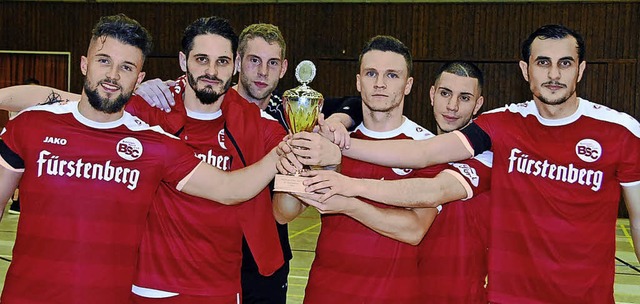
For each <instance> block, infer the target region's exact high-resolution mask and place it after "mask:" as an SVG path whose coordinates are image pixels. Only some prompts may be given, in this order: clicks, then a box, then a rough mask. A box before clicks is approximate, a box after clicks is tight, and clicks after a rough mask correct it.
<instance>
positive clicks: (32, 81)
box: [22, 77, 40, 84]
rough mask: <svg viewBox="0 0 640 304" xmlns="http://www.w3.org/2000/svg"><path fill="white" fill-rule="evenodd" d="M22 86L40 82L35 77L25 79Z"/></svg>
mask: <svg viewBox="0 0 640 304" xmlns="http://www.w3.org/2000/svg"><path fill="white" fill-rule="evenodd" d="M22 84H40V80H38V79H37V78H35V77H29V78H26V79H25V80H24V81H23V82H22Z"/></svg>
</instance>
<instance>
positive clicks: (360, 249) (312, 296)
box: [305, 118, 441, 303]
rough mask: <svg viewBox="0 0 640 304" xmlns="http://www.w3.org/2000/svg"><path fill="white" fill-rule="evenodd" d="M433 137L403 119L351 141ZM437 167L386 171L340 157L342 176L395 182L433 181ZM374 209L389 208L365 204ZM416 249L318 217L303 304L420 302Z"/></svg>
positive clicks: (344, 221)
mask: <svg viewBox="0 0 640 304" xmlns="http://www.w3.org/2000/svg"><path fill="white" fill-rule="evenodd" d="M431 136H433V134H432V133H430V132H429V131H427V130H426V129H424V128H423V127H421V126H419V125H417V124H416V123H414V122H412V121H410V120H409V119H407V118H405V121H404V123H403V124H402V125H401V126H400V127H399V128H397V129H395V130H392V131H388V132H374V131H371V130H369V129H366V128H365V127H364V126H363V125H360V126H359V127H358V128H357V129H356V130H355V131H354V132H353V133H352V137H353V138H361V139H370V140H383V139H426V138H429V137H431ZM440 171H441V168H438V169H436V168H429V169H423V170H411V169H403V168H388V167H382V166H378V165H374V164H370V163H365V162H361V161H357V160H354V159H350V158H346V157H343V159H342V174H344V175H346V176H350V177H356V178H373V179H385V180H396V179H402V178H411V177H418V176H420V177H433V176H435V175H436V174H437V173H438V172H440ZM363 201H365V202H367V203H370V204H373V205H375V206H378V207H383V208H392V207H389V206H386V205H383V204H380V203H377V202H373V201H369V200H364V199H363ZM417 249H418V247H417V246H412V245H409V244H406V243H403V242H400V241H396V240H394V239H391V238H389V237H386V236H382V235H380V234H378V233H377V232H375V231H373V230H371V229H370V228H368V227H366V226H364V225H363V224H361V223H360V222H358V221H356V220H354V219H353V218H351V217H349V216H347V215H343V214H332V215H323V216H322V230H321V232H320V236H319V238H318V244H317V249H316V257H315V260H314V261H313V265H312V266H311V271H310V274H309V282H308V284H307V288H306V291H305V303H421V299H420V288H419V281H418V267H417V266H418V265H417V261H418V260H417V258H418V257H417V255H418V250H417Z"/></svg>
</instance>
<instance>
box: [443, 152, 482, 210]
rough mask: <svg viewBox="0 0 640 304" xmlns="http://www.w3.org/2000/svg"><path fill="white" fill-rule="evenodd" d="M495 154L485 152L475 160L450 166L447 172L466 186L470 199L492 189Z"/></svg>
mask: <svg viewBox="0 0 640 304" xmlns="http://www.w3.org/2000/svg"><path fill="white" fill-rule="evenodd" d="M492 160H493V153H491V152H484V153H482V154H481V155H478V156H476V157H475V158H472V159H468V160H464V161H460V162H455V163H451V164H449V167H448V168H447V172H448V173H451V174H453V175H454V176H455V177H456V178H458V180H459V181H460V182H461V183H462V184H463V185H464V186H465V188H466V189H467V192H468V197H467V198H466V199H469V198H471V197H474V196H476V195H478V194H480V193H483V192H487V191H489V189H490V188H491V165H492Z"/></svg>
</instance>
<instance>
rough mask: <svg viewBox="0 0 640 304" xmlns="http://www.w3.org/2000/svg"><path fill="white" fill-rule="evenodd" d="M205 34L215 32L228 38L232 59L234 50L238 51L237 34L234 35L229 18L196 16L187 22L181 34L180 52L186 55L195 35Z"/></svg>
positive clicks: (190, 48) (234, 54)
mask: <svg viewBox="0 0 640 304" xmlns="http://www.w3.org/2000/svg"><path fill="white" fill-rule="evenodd" d="M205 34H215V35H219V36H222V37H224V38H226V39H227V40H229V41H230V42H231V50H232V51H233V58H232V59H235V57H236V52H237V51H238V35H236V32H235V31H234V30H233V27H232V26H231V24H230V23H229V20H227V19H224V18H221V17H218V16H211V17H202V18H198V19H196V20H195V21H193V22H192V23H191V24H189V26H187V28H186V29H185V30H184V35H183V36H182V52H183V53H184V54H185V55H187V56H188V55H189V52H191V50H192V49H193V40H194V39H195V38H196V36H200V35H205Z"/></svg>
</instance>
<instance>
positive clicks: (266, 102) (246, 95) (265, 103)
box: [233, 83, 271, 110]
mask: <svg viewBox="0 0 640 304" xmlns="http://www.w3.org/2000/svg"><path fill="white" fill-rule="evenodd" d="M233 88H234V89H235V90H236V91H237V92H238V94H240V96H242V98H244V99H246V100H248V101H249V102H251V103H255V104H257V105H258V107H259V108H260V109H262V110H264V109H266V108H267V106H268V105H269V100H270V99H271V94H269V95H267V97H265V98H263V99H256V98H253V97H251V95H249V92H247V90H246V89H245V88H244V87H243V86H242V84H241V83H238V84H236V85H234V86H233Z"/></svg>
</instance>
